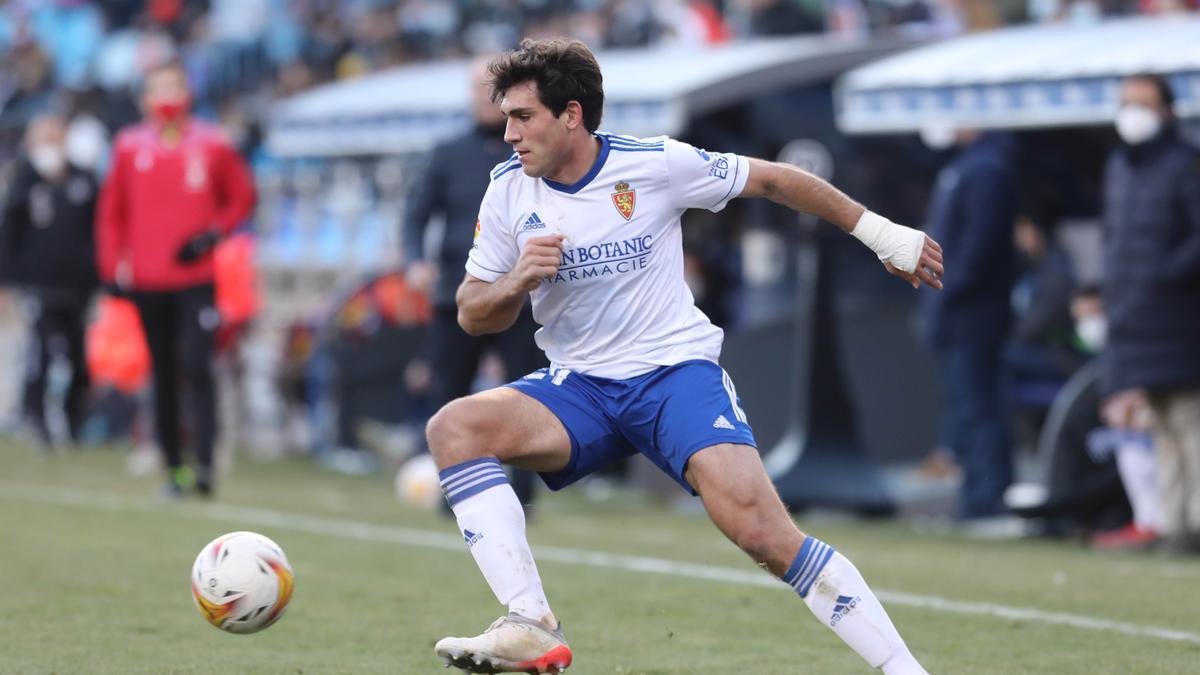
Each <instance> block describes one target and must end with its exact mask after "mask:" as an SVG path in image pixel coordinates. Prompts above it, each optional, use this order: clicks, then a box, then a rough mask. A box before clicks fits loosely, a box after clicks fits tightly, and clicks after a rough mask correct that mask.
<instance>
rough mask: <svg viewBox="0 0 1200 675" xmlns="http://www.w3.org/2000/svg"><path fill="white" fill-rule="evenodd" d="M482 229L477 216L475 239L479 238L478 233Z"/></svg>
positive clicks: (481, 223)
mask: <svg viewBox="0 0 1200 675" xmlns="http://www.w3.org/2000/svg"><path fill="white" fill-rule="evenodd" d="M482 230H483V222H482V221H481V220H479V219H478V218H476V219H475V239H479V233H480V232H481V231H482Z"/></svg>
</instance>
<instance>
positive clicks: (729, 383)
mask: <svg viewBox="0 0 1200 675" xmlns="http://www.w3.org/2000/svg"><path fill="white" fill-rule="evenodd" d="M721 383H722V384H724V385H725V393H726V394H729V405H731V406H733V415H734V417H737V419H738V421H739V422H741V423H742V424H748V422H747V421H746V413H745V412H744V411H743V410H742V407H741V406H739V405H738V402H737V390H736V389H734V388H733V379H732V378H730V377H729V373H727V372H725V369H724V368H722V369H721Z"/></svg>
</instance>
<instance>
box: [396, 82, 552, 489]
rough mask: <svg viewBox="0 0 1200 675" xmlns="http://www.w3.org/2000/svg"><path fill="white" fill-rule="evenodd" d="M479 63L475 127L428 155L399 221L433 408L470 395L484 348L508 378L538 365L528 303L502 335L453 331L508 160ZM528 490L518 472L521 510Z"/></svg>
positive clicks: (525, 476) (527, 477) (528, 481)
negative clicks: (434, 245)
mask: <svg viewBox="0 0 1200 675" xmlns="http://www.w3.org/2000/svg"><path fill="white" fill-rule="evenodd" d="M485 65H486V64H485V63H484V62H483V61H479V62H478V65H477V66H476V67H475V69H474V70H473V75H472V79H473V82H472V90H471V109H472V113H473V114H474V116H475V128H474V129H472V130H471V131H468V132H467V133H465V134H463V135H461V136H459V137H457V138H454V139H451V140H448V141H446V142H444V143H442V144H441V145H439V146H437V147H436V148H434V149H433V152H432V153H431V163H430V165H429V167H428V168H427V169H426V170H425V171H424V172H422V174H421V179H420V180H419V181H418V182H417V183H416V185H415V186H414V187H413V191H412V194H411V195H410V196H409V200H408V205H407V209H406V213H405V216H404V257H405V260H406V261H408V277H409V280H410V283H412V285H413V286H414V287H415V288H418V289H432V300H433V306H434V313H433V321H432V322H431V323H430V326H429V345H430V362H431V363H432V365H433V372H434V375H435V378H434V380H435V381H434V392H435V394H434V404H435V406H434V407H435V409H436V408H438V407H441V406H443V405H445V404H446V403H448V402H449V401H451V400H453V399H456V398H459V397H461V396H466V395H467V394H470V393H471V384H472V382H474V380H475V377H476V374H477V372H478V370H479V364H480V361H481V358H482V356H483V354H484V351H485V350H486V349H489V348H494V349H496V350H498V351H499V352H500V354H501V358H502V359H503V361H504V366H505V368H506V370H507V371H508V375H507V377H508V379H514V378H517V377H520V376H522V375H524V374H526V373H530V372H533V371H534V370H537V369H538V368H541V367H543V366H544V365H546V364H545V361H544V357H543V356H542V353H541V350H539V349H538V347H537V344H536V343H534V341H533V334H534V332H535V331H537V329H538V325H537V323H536V322H534V320H533V312H532V310H530V308H529V305H528V303H526V306H525V309H524V310H523V311H522V312H521V314H520V316H519V317H518V318H517V321H516V323H515V324H514V325H513V326H512V327H510V328H509V329H508V330H507V331H505V332H503V333H498V334H494V335H485V336H481V337H472V336H470V335H467V333H466V332H465V331H463V329H462V327H460V326H459V325H458V305H457V304H456V303H455V293H456V292H457V290H458V285H459V283H460V282H461V281H462V279H463V265H465V264H466V262H467V253H468V252H469V251H470V250H471V245H472V244H473V242H474V236H475V233H476V229H475V228H476V226H477V222H478V215H479V204H480V202H481V201H483V194H484V192H485V191H487V188H488V180H489V175H490V173H491V171H492V170H493V169H494V168H496V166H497V165H498V164H501V163H503V162H505V161H506V160H508V159H509V158H510V157H512V148H511V147H509V145H508V143H505V141H504V116H503V115H501V114H500V107H499V106H498V105H496V104H495V103H493V102H492V101H491V99H490V90H489V88H488V85H487V83H486V78H487V71H486V69H485ZM435 214H440V215H442V216H444V218H445V233H444V236H443V237H442V244H441V246H440V248H439V250H437V251H436V252H426V251H425V248H424V240H425V231H426V228H427V226H428V224H429V221H430V218H431V217H432V216H433V215H435ZM532 488H533V484H532V474H531V473H529V472H524V471H522V472H518V475H517V476H516V477H515V480H514V489H516V490H517V491H518V495H517V496H518V498H519V499H520V500H521V503H522V504H528V503H529V502H530V498H531V496H532Z"/></svg>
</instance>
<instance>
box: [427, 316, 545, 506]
mask: <svg viewBox="0 0 1200 675" xmlns="http://www.w3.org/2000/svg"><path fill="white" fill-rule="evenodd" d="M537 329H538V325H537V323H536V322H535V321H534V320H533V311H532V310H531V309H530V308H529V306H528V305H526V306H525V308H524V309H522V310H521V314H520V316H518V317H517V322H516V323H515V324H513V326H512V327H511V328H509V329H508V330H506V331H504V332H503V333H496V334H493V335H482V336H480V337H472V336H470V335H468V334H467V333H466V331H464V330H463V329H462V327H460V326H459V325H458V308H457V307H455V306H453V305H451V306H439V307H435V308H434V314H433V320H432V321H431V322H430V324H429V349H428V353H429V361H430V363H431V364H432V366H433V374H434V382H433V386H434V402H435V404H436V405H437V406H438V407H441V406H443V405H445V404H447V403H449V402H450V401H453V400H454V399H456V398H460V397H462V396H466V395H467V394H470V393H471V383H472V382H474V381H475V375H476V374H477V373H478V371H479V362H480V360H481V359H482V358H483V354H484V352H485V351H487V350H488V349H494V350H496V351H497V352H498V353H499V355H500V359H501V361H503V362H504V369H505V371H506V375H505V377H507V378H508V379H509V380H515V379H517V378H519V377H522V376H524V375H526V374H528V373H531V372H533V371H535V370H537V369H538V368H543V367H545V366H546V365H548V364H547V362H546V357H545V355H543V354H542V350H541V349H539V348H538V346H537V343H536V342H534V341H533V334H534V332H536V331H537ZM533 479H534V474H533V472H532V471H522V470H520V469H517V470H514V471H513V490H514V491H515V492H516V493H517V499H519V500H520V501H521V503H522V504H530V503H532V502H533Z"/></svg>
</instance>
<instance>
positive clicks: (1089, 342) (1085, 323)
mask: <svg viewBox="0 0 1200 675" xmlns="http://www.w3.org/2000/svg"><path fill="white" fill-rule="evenodd" d="M1075 334H1076V335H1078V336H1079V341H1080V342H1082V343H1083V346H1084V348H1085V349H1087V350H1088V351H1089V352H1091V353H1093V354H1099V353H1100V351H1101V350H1103V349H1104V343H1105V341H1106V340H1107V338H1108V321H1107V320H1105V318H1104V316H1103V315H1102V314H1095V315H1092V316H1085V317H1083V318H1081V319H1080V320H1079V321H1076V322H1075Z"/></svg>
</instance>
